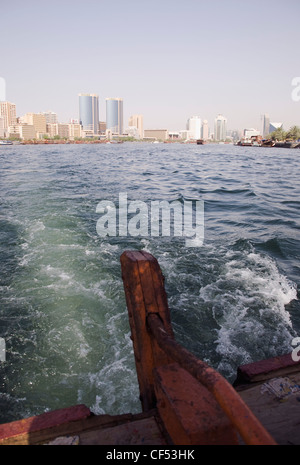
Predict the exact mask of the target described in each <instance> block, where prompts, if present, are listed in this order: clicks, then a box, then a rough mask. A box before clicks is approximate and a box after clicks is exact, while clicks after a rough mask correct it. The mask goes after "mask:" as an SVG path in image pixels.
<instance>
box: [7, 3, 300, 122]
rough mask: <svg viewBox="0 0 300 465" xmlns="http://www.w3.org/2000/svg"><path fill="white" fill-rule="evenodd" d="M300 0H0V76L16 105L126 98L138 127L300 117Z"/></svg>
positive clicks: (74, 112)
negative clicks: (297, 95) (140, 118)
mask: <svg viewBox="0 0 300 465" xmlns="http://www.w3.org/2000/svg"><path fill="white" fill-rule="evenodd" d="M299 17H300V1H299V0H285V1H284V2H282V1H279V0H271V1H269V0H260V1H257V0H252V1H249V2H246V1H242V0H228V1H226V0H214V1H209V0H206V1H202V0H184V1H181V0H180V1H179V0H173V1H169V0H159V1H158V0H151V1H150V0H149V1H144V0H114V1H110V2H108V1H102V0H98V1H95V0H85V1H83V0H80V1H78V0H72V1H70V0H59V1H58V0H52V1H50V2H46V1H43V0H26V1H23V0H15V1H14V2H12V3H9V2H8V1H6V2H4V0H0V44H1V51H2V53H1V61H0V77H3V78H4V79H5V82H6V98H7V100H9V101H11V102H13V103H15V104H16V106H17V115H18V116H22V115H23V114H25V113H26V112H40V111H48V110H51V111H54V112H56V113H57V114H58V118H59V120H60V121H61V122H66V121H68V120H69V119H70V118H78V107H79V105H78V93H81V92H88V93H97V94H98V95H99V106H100V120H101V121H105V119H106V116H105V98H106V97H122V98H123V99H124V126H125V127H126V126H127V124H128V118H129V116H130V115H131V114H134V113H140V114H143V115H144V127H145V128H146V129H150V128H166V129H169V130H171V131H177V130H181V129H185V126H186V121H187V119H188V118H189V117H190V116H193V115H199V116H200V117H202V118H203V119H207V120H208V122H209V126H210V127H211V129H213V121H214V118H215V117H216V116H217V114H218V113H221V114H223V115H224V116H226V117H227V118H228V128H229V129H243V128H245V127H256V128H257V129H260V125H261V115H262V114H264V113H269V115H270V120H271V121H275V122H279V121H280V122H283V124H284V128H285V129H288V128H289V127H290V126H291V125H294V124H297V125H299V126H300V102H295V101H293V100H292V98H291V93H292V90H293V87H292V84H291V82H292V79H293V78H294V77H297V76H300V60H299V55H300V28H299Z"/></svg>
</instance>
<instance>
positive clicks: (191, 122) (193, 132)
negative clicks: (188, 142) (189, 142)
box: [187, 116, 202, 139]
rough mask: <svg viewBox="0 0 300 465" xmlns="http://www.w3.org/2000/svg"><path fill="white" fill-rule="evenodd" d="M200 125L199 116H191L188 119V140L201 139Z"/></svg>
mask: <svg viewBox="0 0 300 465" xmlns="http://www.w3.org/2000/svg"><path fill="white" fill-rule="evenodd" d="M201 125H202V122H201V118H200V116H192V117H191V118H189V119H188V122H187V130H188V131H189V137H190V139H201Z"/></svg>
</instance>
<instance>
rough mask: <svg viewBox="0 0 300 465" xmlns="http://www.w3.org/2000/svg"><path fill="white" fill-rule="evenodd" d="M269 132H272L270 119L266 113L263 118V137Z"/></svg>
mask: <svg viewBox="0 0 300 465" xmlns="http://www.w3.org/2000/svg"><path fill="white" fill-rule="evenodd" d="M269 132H270V117H269V115H268V114H267V113H266V114H264V116H263V130H262V134H263V137H266V136H267V135H268V134H269Z"/></svg>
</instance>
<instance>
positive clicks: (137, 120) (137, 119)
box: [128, 115, 144, 139]
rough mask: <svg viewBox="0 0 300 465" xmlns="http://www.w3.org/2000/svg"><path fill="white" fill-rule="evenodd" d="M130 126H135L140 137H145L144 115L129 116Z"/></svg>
mask: <svg viewBox="0 0 300 465" xmlns="http://www.w3.org/2000/svg"><path fill="white" fill-rule="evenodd" d="M128 124H129V126H130V127H135V128H136V129H137V132H138V134H139V136H140V139H143V137H144V122H143V115H132V116H130V118H129V123H128Z"/></svg>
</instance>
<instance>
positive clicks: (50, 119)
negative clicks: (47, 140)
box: [42, 111, 58, 124]
mask: <svg viewBox="0 0 300 465" xmlns="http://www.w3.org/2000/svg"><path fill="white" fill-rule="evenodd" d="M42 115H44V116H45V118H46V124H56V123H58V120H57V114H56V113H54V112H53V111H45V112H43V113H42Z"/></svg>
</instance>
